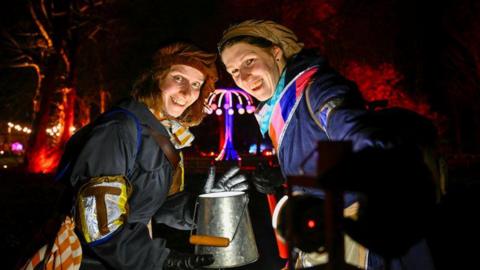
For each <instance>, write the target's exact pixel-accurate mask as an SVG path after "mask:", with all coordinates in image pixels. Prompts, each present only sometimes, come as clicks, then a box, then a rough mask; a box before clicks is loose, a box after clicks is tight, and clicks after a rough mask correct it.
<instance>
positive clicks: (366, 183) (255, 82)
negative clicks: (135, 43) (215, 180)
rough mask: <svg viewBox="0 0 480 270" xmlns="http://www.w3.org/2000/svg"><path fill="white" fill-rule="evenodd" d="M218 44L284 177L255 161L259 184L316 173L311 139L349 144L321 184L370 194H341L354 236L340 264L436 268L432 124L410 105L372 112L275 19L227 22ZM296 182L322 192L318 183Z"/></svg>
mask: <svg viewBox="0 0 480 270" xmlns="http://www.w3.org/2000/svg"><path fill="white" fill-rule="evenodd" d="M218 51H219V54H220V56H221V60H222V62H223V64H224V65H225V68H226V70H227V72H228V73H229V74H230V75H231V77H232V79H233V81H234V82H235V84H236V85H237V86H238V87H240V88H242V89H243V90H245V91H246V92H248V93H249V94H250V95H252V96H253V97H254V98H256V99H257V100H258V101H259V105H258V107H257V111H256V113H255V116H256V118H257V121H258V125H259V128H260V132H261V133H262V135H264V136H267V135H268V137H269V138H270V139H271V142H272V144H273V147H274V148H275V150H276V154H277V157H278V161H279V165H280V169H281V174H279V173H276V172H275V171H274V170H272V169H268V168H265V167H261V166H259V169H258V170H257V171H256V172H255V173H254V174H253V176H252V180H253V184H254V186H255V187H256V189H257V190H258V191H259V192H262V193H267V194H271V193H275V192H276V191H277V190H278V188H280V187H281V185H282V184H284V179H285V178H286V177H287V176H298V175H305V176H310V177H316V176H317V162H318V158H319V156H320V155H322V156H324V157H328V156H329V155H330V154H331V153H328V152H322V153H319V151H318V150H317V143H318V142H319V141H326V142H329V141H341V142H351V145H352V151H353V153H354V154H353V155H352V156H351V157H349V158H346V160H345V161H342V162H341V163H339V164H337V165H336V166H335V167H334V169H336V170H333V171H328V172H327V173H326V174H325V175H324V176H323V177H322V181H323V182H322V183H323V184H326V183H329V184H330V185H333V186H334V187H336V188H339V187H340V188H342V189H343V190H348V191H361V192H362V193H363V194H364V195H365V194H366V196H365V197H366V200H365V199H364V198H365V197H363V196H360V195H359V194H358V193H356V192H347V193H345V196H344V201H345V205H344V207H345V210H344V211H345V213H347V214H346V219H345V224H344V225H345V229H346V231H347V233H348V234H349V235H350V236H351V237H346V238H345V243H346V245H345V248H346V254H345V259H346V261H347V262H348V263H350V264H352V265H355V266H356V267H358V268H361V269H433V268H434V267H433V262H432V258H431V256H430V252H429V248H428V247H427V244H426V242H425V239H423V238H422V237H423V236H425V231H426V230H427V228H428V227H427V223H428V216H429V215H428V213H429V211H430V210H431V209H432V207H433V205H434V203H435V198H434V197H435V195H434V188H431V183H433V181H431V180H432V177H431V173H430V171H429V169H427V168H426V166H425V164H424V158H425V154H424V153H425V152H426V151H423V150H424V149H426V148H430V147H432V145H433V144H434V137H435V136H434V135H433V134H434V133H435V131H434V128H433V125H431V123H429V121H426V120H425V119H423V118H421V117H420V116H418V115H416V114H415V113H413V112H408V111H406V110H385V111H382V112H378V113H377V112H373V110H370V109H369V108H368V107H367V106H366V105H367V104H366V102H365V100H364V99H363V97H362V95H361V93H360V91H359V90H358V88H357V86H356V85H355V83H353V82H352V81H349V80H347V79H346V78H344V77H343V76H342V75H341V74H340V73H338V72H337V71H335V70H334V69H333V68H332V67H331V66H329V64H328V63H327V61H326V60H325V58H324V57H322V56H320V55H319V54H318V52H316V51H315V50H313V49H306V48H304V44H303V43H302V42H300V41H299V39H298V37H297V36H296V35H295V33H294V32H293V31H292V30H290V29H289V28H287V27H285V26H283V25H280V24H278V23H276V22H273V21H265V20H247V21H243V22H241V23H238V24H235V25H232V26H230V27H229V28H228V29H226V30H225V31H224V32H223V35H222V37H221V39H220V41H219V42H218ZM424 120H425V121H424ZM416 124H417V125H416ZM413 126H415V129H412V127H413ZM430 135H432V136H430ZM282 176H283V177H282ZM292 189H293V191H294V193H303V194H309V195H312V196H314V197H317V198H324V193H323V191H322V190H320V189H316V188H306V187H300V186H293V187H292ZM432 194H433V195H432ZM405 198H408V199H405ZM319 209H321V207H319ZM358 210H359V211H358ZM298 211H302V209H298ZM292 222H295V221H292ZM352 238H353V239H355V240H357V241H359V242H361V243H362V244H364V245H367V246H368V247H369V248H371V249H373V252H371V250H368V249H366V248H365V247H364V246H362V245H360V244H359V243H358V242H356V241H353V240H352ZM379 253H380V254H381V255H382V256H383V258H382V256H378V254H379ZM327 260H328V255H327V254H325V249H323V246H321V245H318V247H317V250H314V252H305V251H302V252H300V256H299V259H298V260H297V266H298V267H311V266H313V265H317V264H321V263H325V262H326V261H327Z"/></svg>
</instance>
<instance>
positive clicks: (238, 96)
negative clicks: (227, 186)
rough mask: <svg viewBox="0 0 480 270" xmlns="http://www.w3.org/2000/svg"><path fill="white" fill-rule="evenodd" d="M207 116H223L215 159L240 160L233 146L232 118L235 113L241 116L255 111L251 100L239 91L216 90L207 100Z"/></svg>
mask: <svg viewBox="0 0 480 270" xmlns="http://www.w3.org/2000/svg"><path fill="white" fill-rule="evenodd" d="M207 104H208V107H209V110H208V114H213V113H215V114H216V115H218V116H221V115H224V119H225V121H224V134H223V136H220V150H219V154H218V156H217V157H216V158H215V160H216V161H219V160H241V158H240V156H239V155H238V153H237V151H236V150H235V148H234V146H233V116H234V114H235V113H238V114H240V115H243V114H245V113H248V114H251V113H253V112H254V111H255V106H254V105H253V100H252V98H251V97H250V95H248V94H247V93H245V92H244V91H242V90H240V89H234V88H228V89H217V90H215V91H214V92H213V93H212V95H210V97H209V98H208V101H207Z"/></svg>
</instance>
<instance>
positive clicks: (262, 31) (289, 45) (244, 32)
mask: <svg viewBox="0 0 480 270" xmlns="http://www.w3.org/2000/svg"><path fill="white" fill-rule="evenodd" d="M239 36H252V37H259V38H264V39H266V40H268V41H270V42H272V43H273V44H275V45H277V46H279V47H280V48H281V49H282V50H283V53H284V54H285V57H286V58H287V59H288V58H290V57H291V56H292V55H295V54H297V53H298V52H300V51H301V50H302V48H303V43H301V42H299V41H298V38H297V36H296V35H295V33H293V31H292V30H290V29H289V28H287V27H285V26H283V25H280V24H278V23H276V22H273V21H264V20H247V21H244V22H241V23H239V24H236V25H233V26H230V27H229V28H228V29H227V30H225V31H224V32H223V37H222V39H221V40H220V42H219V43H218V48H219V50H220V48H222V46H223V45H224V44H225V43H226V42H227V41H228V40H230V39H232V38H235V37H239Z"/></svg>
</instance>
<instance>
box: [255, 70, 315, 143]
mask: <svg viewBox="0 0 480 270" xmlns="http://www.w3.org/2000/svg"><path fill="white" fill-rule="evenodd" d="M317 69H318V67H317V66H312V67H309V68H307V69H305V70H304V71H302V72H300V73H299V74H297V76H295V78H293V79H292V80H291V81H290V82H289V83H288V84H287V86H285V87H283V86H284V84H285V74H284V73H282V76H281V78H280V81H279V83H278V85H277V87H276V88H275V92H274V95H273V96H272V98H271V99H269V100H268V101H266V102H265V103H264V104H262V107H261V108H260V110H258V111H257V112H256V113H255V116H256V118H257V121H258V123H259V125H260V130H261V132H262V134H265V133H266V131H267V130H268V132H269V135H270V139H271V140H272V144H273V146H274V147H275V150H277V151H278V150H279V147H280V145H281V143H282V139H283V134H284V132H285V130H286V128H287V126H288V124H289V123H290V118H291V117H292V115H293V112H295V109H296V108H297V106H298V104H299V102H300V100H301V99H302V97H303V92H304V90H305V89H306V86H307V85H308V83H309V82H310V78H311V77H312V76H313V75H314V74H315V72H316V71H317Z"/></svg>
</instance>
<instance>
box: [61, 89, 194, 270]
mask: <svg viewBox="0 0 480 270" xmlns="http://www.w3.org/2000/svg"><path fill="white" fill-rule="evenodd" d="M116 107H117V108H121V109H122V110H127V111H128V112H130V113H132V114H133V115H135V117H136V119H137V120H138V124H139V125H140V129H139V127H138V125H137V123H136V121H135V120H134V118H132V117H131V116H129V115H128V114H126V113H114V114H110V115H106V114H108V112H107V113H106V114H104V115H102V116H100V117H99V119H97V120H96V121H94V122H93V123H92V124H90V125H88V126H86V127H84V128H83V129H81V130H79V131H78V132H77V133H76V134H75V135H74V136H73V137H72V138H71V139H70V141H69V142H68V144H67V148H66V152H65V153H66V154H65V155H64V158H63V160H62V163H61V165H60V168H63V167H64V166H65V164H66V163H68V162H69V159H70V158H69V157H72V156H73V157H74V162H73V164H72V168H71V171H70V172H68V175H66V177H65V178H66V179H63V180H66V181H65V182H67V183H68V185H70V186H71V187H72V189H73V193H74V194H76V192H77V191H78V188H79V187H80V186H82V185H83V184H85V183H87V182H88V181H90V179H92V178H94V177H98V176H115V175H125V176H127V178H128V181H129V182H130V184H131V186H132V194H131V197H130V198H129V200H128V204H129V212H128V216H127V217H126V222H125V223H124V224H123V226H122V227H121V228H119V229H118V230H117V231H115V232H114V233H113V235H112V236H111V237H109V238H108V239H107V240H106V241H103V243H100V244H96V245H94V246H92V245H89V244H86V243H85V242H83V241H82V248H83V252H84V258H83V260H82V268H83V269H162V266H163V263H164V261H165V259H166V257H167V256H168V254H169V252H170V251H169V249H168V248H166V247H165V240H163V239H161V238H154V239H151V238H150V236H149V231H148V229H147V224H148V223H149V222H150V221H151V220H153V221H157V222H163V223H167V225H170V226H172V227H176V228H181V229H188V228H191V227H192V224H193V223H192V221H191V213H190V211H189V210H190V209H189V202H188V194H184V193H180V194H177V195H174V196H173V197H168V198H167V194H168V192H169V189H170V185H171V183H172V177H173V167H172V164H171V163H170V162H169V160H168V159H167V157H166V155H165V154H164V153H163V151H162V149H161V148H160V147H159V146H158V145H157V142H156V141H155V139H154V138H153V137H152V134H151V133H152V130H153V131H155V132H158V133H160V134H163V135H165V136H167V137H168V133H167V130H166V129H165V127H164V126H163V125H162V124H161V123H160V122H159V121H158V120H157V119H156V118H155V116H154V115H153V114H152V113H151V112H150V111H149V109H148V108H147V106H146V105H145V104H143V103H139V102H136V101H134V100H132V99H127V100H124V101H123V102H121V103H119V104H118V105H117V106H116ZM114 110H115V109H114ZM138 132H140V134H138ZM137 136H140V137H137ZM138 147H139V148H138ZM172 147H173V146H172ZM67 156H68V157H67ZM74 196H75V195H74ZM77 234H79V236H80V238H82V235H81V232H80V231H77Z"/></svg>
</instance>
